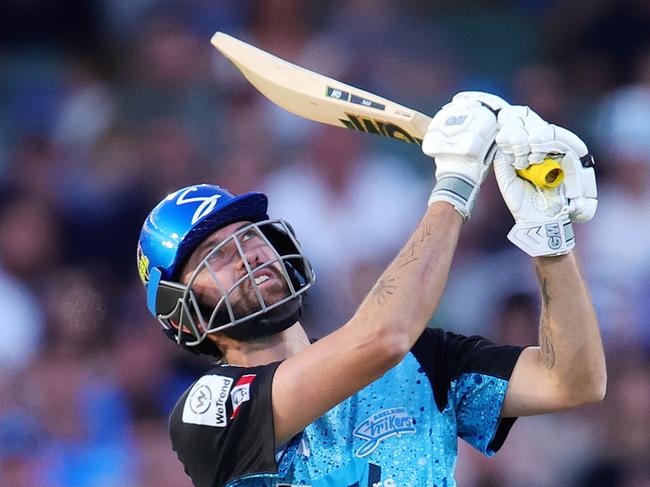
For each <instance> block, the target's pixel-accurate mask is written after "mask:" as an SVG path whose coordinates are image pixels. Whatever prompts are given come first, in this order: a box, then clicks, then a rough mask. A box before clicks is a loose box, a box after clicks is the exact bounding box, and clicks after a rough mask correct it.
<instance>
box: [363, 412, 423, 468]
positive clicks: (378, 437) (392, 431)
mask: <svg viewBox="0 0 650 487" xmlns="http://www.w3.org/2000/svg"><path fill="white" fill-rule="evenodd" d="M414 433H415V426H413V421H412V419H411V417H410V416H409V414H408V412H407V411H406V409H405V408H403V407H398V408H390V409H384V410H382V411H379V412H378V413H375V414H373V415H372V416H370V417H369V418H368V419H366V420H364V421H362V422H361V423H360V424H359V425H358V426H357V427H356V428H354V431H353V432H352V434H353V435H354V436H356V437H357V438H361V439H362V440H366V442H365V443H364V444H363V445H361V446H360V447H359V448H358V449H357V451H356V452H355V455H356V456H357V457H359V458H363V457H365V456H366V455H370V454H371V453H372V452H373V451H375V449H376V448H377V447H378V446H379V443H380V442H381V441H383V440H385V439H387V438H390V437H392V436H397V437H398V438H399V437H401V436H402V435H405V434H414Z"/></svg>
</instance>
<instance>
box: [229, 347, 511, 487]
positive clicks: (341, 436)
mask: <svg viewBox="0 0 650 487" xmlns="http://www.w3.org/2000/svg"><path fill="white" fill-rule="evenodd" d="M507 384H508V382H507V380H504V379H500V378H497V377H493V376H490V375H485V374H479V373H473V372H472V373H466V374H463V375H461V376H460V377H458V378H456V379H454V380H453V381H451V382H450V384H449V389H448V393H447V403H446V406H445V408H444V410H443V411H442V412H440V411H439V410H438V407H437V406H436V402H435V400H434V395H433V391H432V387H431V383H430V381H429V378H428V377H427V374H426V373H425V371H424V370H423V368H422V367H421V366H420V364H419V363H418V361H417V359H416V358H415V356H414V355H413V354H411V353H409V354H408V355H407V356H406V357H405V358H404V360H403V361H402V362H400V364H398V365H397V366H396V367H394V368H393V369H391V370H390V371H388V372H387V373H386V374H385V375H384V376H383V377H382V378H380V379H378V380H377V381H375V382H373V383H372V384H370V385H369V386H367V387H366V388H364V389H362V390H361V391H359V392H358V393H357V394H355V395H354V396H352V397H350V398H349V399H347V400H346V401H344V402H342V403H341V404H339V405H338V406H336V407H335V408H333V409H331V410H330V411H328V412H327V413H326V414H325V415H324V416H322V417H321V418H319V419H318V420H317V421H315V422H314V423H312V424H311V425H309V426H308V427H307V428H306V429H305V430H304V431H303V433H302V434H301V435H299V436H298V437H296V438H294V440H293V441H292V442H291V443H290V445H289V446H288V447H287V448H286V449H285V451H284V453H283V454H282V456H281V458H280V460H279V462H278V470H279V472H278V474H277V475H274V474H269V475H256V476H254V477H246V478H240V479H239V480H237V481H233V482H231V483H229V484H228V485H230V486H233V487H234V486H238V487H242V486H256V487H263V486H276V487H277V486H297V485H310V486H312V487H349V486H358V487H365V486H368V487H371V486H372V487H397V486H399V487H414V486H417V487H421V486H422V487H424V486H427V487H434V486H436V487H443V486H444V487H451V486H455V485H456V482H455V480H454V466H455V464H456V455H457V437H458V436H460V437H461V438H464V439H465V440H467V441H468V442H469V443H470V444H472V445H473V446H474V447H476V448H477V449H479V450H480V451H482V452H484V453H486V454H492V453H493V452H492V451H490V450H489V448H488V445H489V443H490V441H491V439H492V438H493V437H494V435H495V432H496V430H497V426H498V422H499V420H498V417H499V412H500V410H501V407H502V404H503V400H504V397H505V392H506V387H507Z"/></svg>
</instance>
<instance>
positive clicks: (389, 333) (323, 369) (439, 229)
mask: <svg viewBox="0 0 650 487" xmlns="http://www.w3.org/2000/svg"><path fill="white" fill-rule="evenodd" d="M495 98H496V97H495ZM495 134H496V117H495V115H494V113H493V112H492V111H491V110H489V109H488V108H486V107H485V106H483V105H481V104H480V103H478V102H476V101H474V100H467V99H464V100H457V101H455V102H452V103H450V104H449V105H447V106H446V107H444V108H443V109H442V110H441V111H440V112H439V113H438V114H437V115H436V117H434V119H433V121H432V123H431V125H430V127H429V132H428V134H427V136H426V137H425V140H424V144H423V150H424V151H425V153H426V154H427V155H429V156H432V157H435V158H436V178H437V184H436V187H435V188H434V191H433V193H432V196H431V198H430V201H429V203H430V204H429V207H428V209H427V211H426V213H425V215H424V217H423V218H422V220H421V221H420V223H419V225H418V227H417V228H416V230H415V232H414V233H413V235H412V236H411V238H410V239H409V240H408V242H407V243H406V245H405V246H404V247H403V248H402V250H401V252H400V253H399V255H398V256H397V257H396V258H395V260H393V262H392V263H391V264H390V265H389V267H388V268H387V269H386V271H385V272H384V273H383V274H382V276H381V277H380V278H379V280H378V282H377V283H376V284H375V286H374V287H373V288H372V290H371V291H370V293H369V294H368V296H367V297H366V299H365V300H364V302H363V303H362V304H361V306H360V307H359V309H358V311H357V312H356V313H355V315H354V316H353V317H352V319H351V320H350V321H349V322H348V323H347V324H345V325H344V326H343V327H342V328H340V329H339V330H337V331H335V332H333V333H331V334H330V335H328V336H326V337H324V338H323V339H321V340H319V341H318V342H316V343H315V344H313V345H312V346H310V347H308V348H307V349H305V350H303V351H302V352H300V353H298V354H296V355H294V356H292V357H290V358H288V359H287V360H285V361H284V362H283V363H282V364H281V365H280V366H279V367H278V369H277V372H276V375H275V378H274V380H273V389H272V395H273V414H274V427H275V435H276V440H277V441H279V442H282V441H286V440H287V439H289V438H290V437H292V436H293V435H294V434H296V433H298V432H299V431H301V430H302V429H303V428H304V427H305V426H307V425H308V424H309V423H311V422H313V421H314V420H315V419H317V418H318V417H319V416H321V415H322V414H323V413H325V412H326V411H327V410H328V409H330V408H332V407H333V406H335V405H336V404H338V403H339V402H341V401H343V400H344V399H346V398H347V397H349V396H350V395H352V394H354V393H355V392H356V391H358V390H360V389H361V388H363V387H364V386H366V385H367V384H369V383H370V382H372V381H373V380H375V379H377V378H379V377H381V376H382V375H383V374H384V373H385V372H386V371H387V370H389V369H390V368H391V367H393V366H394V365H396V364H397V363H398V362H399V361H400V360H401V359H402V358H403V357H404V356H405V355H406V353H408V351H409V350H410V348H411V346H412V345H413V344H414V343H415V341H416V340H417V338H418V337H419V336H420V334H421V333H422V331H423V330H424V328H425V327H426V325H427V323H428V321H429V319H430V317H431V315H432V314H433V312H434V310H435V309H436V306H437V305H438V302H439V301H440V297H441V296H442V292H443V289H444V286H445V284H446V282H447V274H448V272H449V267H450V265H451V261H452V257H453V255H454V250H455V248H456V242H457V240H458V235H459V232H460V227H461V224H462V222H463V219H464V218H467V217H468V216H469V212H470V210H471V207H472V205H473V203H474V200H475V198H476V194H477V192H478V189H479V186H480V183H481V182H482V180H483V179H484V176H485V173H486V170H487V168H488V164H487V163H486V162H484V161H487V160H489V158H488V157H487V153H488V151H489V149H490V147H491V146H492V144H493V140H494V136H495ZM367 245H368V252H372V242H368V243H367Z"/></svg>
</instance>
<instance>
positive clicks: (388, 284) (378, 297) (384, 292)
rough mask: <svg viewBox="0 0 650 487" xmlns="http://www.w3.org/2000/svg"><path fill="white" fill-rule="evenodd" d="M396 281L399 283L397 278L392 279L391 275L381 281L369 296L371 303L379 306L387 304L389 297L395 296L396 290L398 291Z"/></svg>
mask: <svg viewBox="0 0 650 487" xmlns="http://www.w3.org/2000/svg"><path fill="white" fill-rule="evenodd" d="M395 281H397V278H395V277H391V276H390V275H388V276H384V277H382V278H381V279H379V281H378V282H377V284H375V286H374V287H373V288H372V290H371V291H370V296H368V297H369V299H370V301H371V302H373V303H377V304H379V305H382V304H384V303H386V301H387V300H388V297H389V296H391V295H392V294H395V290H396V289H397V285H396V284H395Z"/></svg>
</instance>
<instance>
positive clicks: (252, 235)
mask: <svg viewBox="0 0 650 487" xmlns="http://www.w3.org/2000/svg"><path fill="white" fill-rule="evenodd" d="M255 237H257V232H256V231H255V230H253V229H250V230H248V231H246V232H244V234H243V235H242V236H241V241H242V242H245V241H246V240H250V239H251V238H255Z"/></svg>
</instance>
